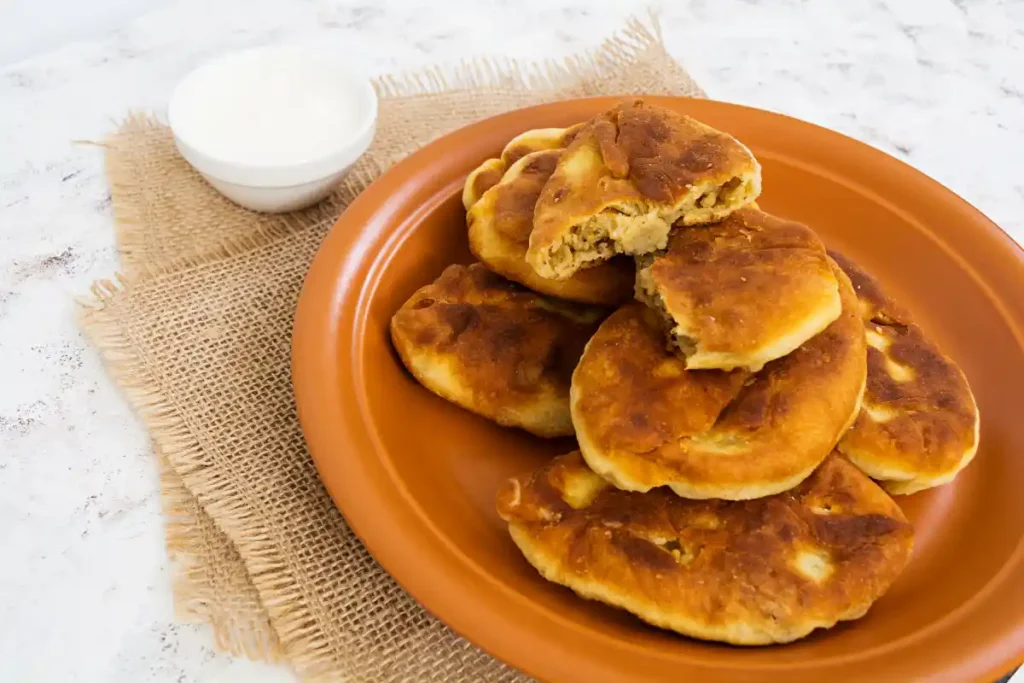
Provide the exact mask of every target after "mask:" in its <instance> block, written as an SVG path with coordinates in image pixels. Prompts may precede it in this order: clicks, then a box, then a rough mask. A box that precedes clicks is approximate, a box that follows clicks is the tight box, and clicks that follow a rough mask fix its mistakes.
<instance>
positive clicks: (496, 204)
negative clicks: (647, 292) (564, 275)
mask: <svg viewBox="0 0 1024 683" xmlns="http://www.w3.org/2000/svg"><path fill="white" fill-rule="evenodd" d="M561 153H562V150H560V149H548V150H542V151H539V152H531V153H529V154H527V155H525V156H522V157H520V158H519V159H518V160H517V161H516V162H515V163H514V164H513V165H512V166H511V168H509V170H508V171H507V172H506V173H505V175H504V177H503V178H502V179H501V182H499V183H497V184H495V185H494V186H493V187H491V188H490V189H489V190H487V192H486V193H485V194H484V195H483V197H481V198H480V199H479V201H477V202H476V203H475V204H474V205H473V206H472V207H471V208H470V210H469V212H468V213H467V215H466V221H467V223H468V224H469V248H470V250H471V251H472V252H473V255H474V256H476V257H477V258H478V259H480V261H481V262H483V263H484V264H486V265H487V267H488V268H490V269H491V270H494V271H495V272H498V273H500V274H501V275H504V276H505V277H507V278H509V279H510V280H514V281H515V282H518V283H520V284H523V285H525V286H527V287H529V288H530V289H533V290H534V291H537V292H541V293H542V294H548V295H551V296H557V297H560V298H563V299H569V300H571V301H579V302H582V303H589V304H599V305H603V306H616V305H618V304H621V303H622V302H623V301H626V300H628V299H629V298H630V297H631V296H632V293H633V283H634V280H635V277H636V274H635V268H634V266H633V263H632V261H631V260H630V259H627V258H626V257H619V258H617V259H613V260H611V261H609V262H608V263H603V264H601V265H599V266H597V267H595V268H590V269H587V270H585V271H580V272H579V273H577V274H576V275H574V276H573V277H571V278H569V279H567V280H549V279H547V278H542V277H541V276H540V275H538V274H537V272H536V271H535V270H534V269H533V268H532V267H531V266H530V264H528V263H527V262H526V249H527V247H528V246H529V243H530V233H531V232H532V231H533V207H534V205H535V204H536V203H537V196H538V195H539V194H540V192H541V188H543V187H544V184H545V183H546V182H547V180H548V178H549V177H550V176H551V173H552V172H553V171H554V169H555V165H556V164H557V162H558V158H559V156H560V155H561Z"/></svg>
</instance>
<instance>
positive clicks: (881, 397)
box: [391, 100, 979, 645]
mask: <svg viewBox="0 0 1024 683" xmlns="http://www.w3.org/2000/svg"><path fill="white" fill-rule="evenodd" d="M760 191H761V167H760V164H759V163H758V161H757V160H756V159H755V158H754V156H753V154H752V153H751V152H750V150H749V149H747V147H745V146H744V145H743V144H742V143H740V142H739V141H737V140H736V139H734V138H733V137H731V136H729V135H727V134H725V133H723V132H720V131H718V130H715V129H714V128H711V127H709V126H707V125H704V124H702V123H700V122H698V121H695V120H694V119H692V118H689V117H687V116H684V115H682V114H679V113H676V112H675V111H670V110H667V109H664V108H661V107H657V106H652V105H650V104H647V103H645V102H643V101H642V100H636V101H629V102H623V103H622V104H620V105H619V106H616V107H615V108H613V109H611V110H610V111H607V112H605V113H602V114H600V115H598V116H596V117H594V118H593V119H591V120H589V121H586V122H583V123H580V124H577V125H574V126H572V127H570V128H565V129H541V130H532V131H527V132H525V133H523V134H522V135H519V136H518V137H516V138H514V139H513V140H511V141H510V142H509V143H508V145H507V146H506V147H505V149H504V151H503V152H502V154H501V157H500V158H497V159H490V160H488V161H486V162H484V163H483V164H482V165H481V166H480V167H479V168H478V169H476V170H475V171H474V172H473V173H472V174H471V175H470V176H469V177H468V179H467V180H466V184H465V190H464V194H463V203H464V204H465V206H466V210H467V223H468V228H469V245H470V249H471V251H472V252H473V254H474V255H475V256H476V258H477V259H479V263H475V264H473V265H470V266H462V265H453V266H450V267H449V268H448V269H446V270H445V271H444V273H443V274H442V275H441V276H440V277H439V278H438V279H437V281H435V282H434V283H432V284H429V285H427V286H425V287H423V288H422V289H420V290H419V291H418V292H416V293H415V294H414V295H413V296H412V298H411V299H409V301H408V302H407V303H406V304H405V305H404V306H403V307H402V308H401V309H400V310H399V311H398V312H397V313H396V314H395V316H394V318H393V319H392V321H391V336H392V339H393V342H394V345H395V348H396V349H397V351H398V353H399V355H400V356H401V358H402V360H403V362H404V363H405V365H406V367H407V368H408V370H409V371H410V372H411V373H412V375H413V376H414V377H415V378H416V379H417V380H418V381H419V382H420V383H421V384H423V385H424V386H425V387H426V388H428V389H429V390H431V391H432V392H434V393H435V394H437V395H438V396H441V397H443V398H445V399H447V400H449V401H451V402H453V403H456V404H458V405H460V406H462V407H463V408H466V409H467V410H470V411H473V412H475V413H478V414H479V415H482V416H484V417H486V418H489V419H491V420H494V421H495V422H497V423H499V424H501V425H505V426H508V427H517V428H520V429H524V430H526V431H528V432H531V433H533V434H535V435H537V436H539V437H545V438H552V437H559V436H571V435H574V436H575V437H576V439H577V442H578V444H579V450H576V451H573V452H571V453H568V454H566V455H562V456H560V457H556V458H554V459H552V460H550V461H549V462H546V463H545V464H544V465H543V466H542V467H540V468H539V469H537V470H536V471H534V472H530V473H528V474H523V475H521V476H518V477H515V478H513V479H512V480H510V481H508V482H507V483H506V484H505V485H504V486H503V487H502V488H501V489H500V491H499V492H498V498H497V506H498V512H499V514H500V516H501V518H502V519H503V520H505V521H506V522H507V523H508V529H509V532H510V534H511V536H512V539H513V540H514V541H515V543H516V544H517V546H518V547H519V549H520V550H521V551H522V553H523V555H524V556H525V557H526V560H527V561H528V562H530V564H532V565H533V566H534V567H535V568H536V569H537V570H538V571H539V572H540V574H541V575H542V576H543V577H544V578H545V579H547V580H549V581H553V582H555V583H558V584H562V585H564V586H568V587H569V588H571V589H572V590H573V591H575V592H576V593H577V594H579V595H581V596H583V597H585V598H590V599H593V600H599V601H602V602H605V603H607V604H609V605H614V606H615V607H619V608H622V609H625V610H628V611H629V612H632V613H634V614H635V615H637V616H638V617H640V618H641V619H643V620H644V621H647V622H649V623H650V624H653V625H655V626H659V627H662V628H666V629H671V630H673V631H677V632H679V633H682V634H685V635H687V636H692V637H696V638H702V639H707V640H716V641H725V642H728V643H734V644H739V645H758V644H767V643H784V642H789V641H793V640H796V639H798V638H802V637H804V636H806V635H807V634H809V633H810V632H811V631H813V630H814V629H816V628H828V627H831V626H833V625H835V624H836V623H837V622H838V621H841V620H849V619H857V618H859V617H861V616H863V615H864V614H865V613H866V612H867V610H868V608H869V607H870V606H871V604H872V603H873V602H874V601H875V600H877V599H878V598H879V597H880V596H881V595H882V594H883V593H884V592H885V591H886V590H887V589H888V588H889V587H890V586H891V584H892V583H893V581H894V580H895V579H896V577H897V576H898V575H899V574H900V572H901V571H902V570H903V568H904V567H905V566H906V564H907V562H908V560H909V557H910V553H911V547H912V544H913V530H912V528H911V525H910V524H909V522H908V521H907V518H906V517H905V516H904V514H903V513H902V511H901V510H900V508H899V506H898V505H897V504H896V502H895V501H894V500H893V499H892V498H891V497H890V495H898V494H909V493H913V492H915V491H920V490H922V489H926V488H929V487H933V486H938V485H941V484H944V483H946V482H949V481H950V480H952V479H953V477H954V476H955V475H956V474H957V472H959V471H960V470H961V469H962V468H963V467H965V466H966V465H967V464H968V462H970V460H971V459H972V457H973V456H974V453H975V451H976V450H977V445H978V424H979V423H978V409H977V407H976V404H975V401H974V398H973V396H972V394H971V391H970V388H969V387H968V384H967V381H966V379H965V377H964V375H963V373H962V372H961V371H960V369H959V368H958V367H957V366H956V365H955V364H954V363H953V361H951V360H950V359H949V358H948V357H947V356H946V355H945V354H943V352H942V351H941V350H940V349H939V348H938V347H937V346H936V345H935V343H933V342H932V341H930V340H929V339H928V337H927V336H926V335H925V334H924V332H923V331H922V330H921V328H919V327H918V326H917V325H916V324H915V322H914V319H913V317H912V316H911V315H910V314H909V313H908V312H907V311H906V310H905V309H903V308H902V307H900V306H899V305H898V304H897V303H896V302H894V301H893V300H892V299H890V298H889V297H887V296H886V294H885V293H884V291H883V290H882V288H881V287H880V286H879V285H878V283H877V282H875V281H874V280H873V279H872V278H871V277H869V276H868V275H867V274H866V273H865V272H863V271H862V270H860V269H859V268H858V267H857V266H856V265H855V264H854V263H852V262H851V261H849V260H848V259H845V258H843V257H841V256H840V255H839V254H836V253H832V252H829V251H827V250H826V248H825V246H824V245H823V243H822V241H821V240H820V239H819V237H818V236H817V235H816V234H815V233H814V231H813V230H812V229H811V228H809V227H808V226H806V225H802V224H800V223H796V222H793V221H791V220H786V219H785V218H780V217H777V216H772V215H769V214H767V213H764V212H763V211H761V210H760V209H759V208H758V207H757V204H756V203H755V200H756V199H757V197H758V195H759V194H760Z"/></svg>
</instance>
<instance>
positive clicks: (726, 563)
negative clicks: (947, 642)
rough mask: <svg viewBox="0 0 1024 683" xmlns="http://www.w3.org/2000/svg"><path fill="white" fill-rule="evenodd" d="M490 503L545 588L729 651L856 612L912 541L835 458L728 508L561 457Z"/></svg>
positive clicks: (880, 499) (897, 518) (894, 513)
mask: <svg viewBox="0 0 1024 683" xmlns="http://www.w3.org/2000/svg"><path fill="white" fill-rule="evenodd" d="M497 507H498V514H499V515H501V517H502V519H504V520H505V521H506V522H508V524H509V531H510V532H511V534H512V537H513V539H514V540H515V542H516V544H517V545H518V546H519V547H520V549H521V550H522V552H523V554H524V555H525V557H526V558H527V560H528V561H529V562H530V563H531V564H532V565H533V566H534V567H536V568H537V569H538V570H539V571H540V573H541V574H542V575H543V576H544V577H545V578H546V579H548V580H550V581H553V582H556V583H559V584H562V585H565V586H568V587H570V588H572V589H573V590H575V591H576V592H577V593H579V594H580V595H582V596H584V597H587V598H591V599H595V600H601V601H603V602H606V603H609V604H611V605H614V606H617V607H621V608H623V609H626V610H628V611H630V612H633V613H634V614H636V615H637V616H639V617H640V618H642V619H644V620H646V621H648V622H650V623H652V624H654V625H656V626H661V627H663V628H669V629H673V630H675V631H678V632H680V633H683V634H685V635H689V636H693V637H696V638H704V639H709V640H721V641H726V642H730V643H733V644H737V645H761V644H767V643H784V642H789V641H792V640H796V639H797V638H802V637H804V636H806V635H807V634H808V633H810V632H811V631H812V630H813V629H815V628H828V627H830V626H832V625H834V624H835V623H836V622H837V621H840V620H846V619H856V618H858V617H860V616H862V615H863V614H864V613H865V612H866V611H867V610H868V608H869V607H870V606H871V604H872V603H873V602H874V601H875V600H877V599H878V598H879V597H880V596H881V595H882V594H883V593H884V592H885V591H886V590H887V589H888V588H889V586H890V585H891V584H892V582H893V581H894V580H895V578H896V577H897V576H898V575H899V573H900V572H901V571H902V570H903V568H904V567H905V566H906V563H907V561H908V559H909V557H910V552H911V547H912V544H913V532H912V529H911V526H910V524H909V523H908V522H907V520H906V518H905V517H904V516H903V513H902V512H901V511H900V509H899V507H898V506H897V505H896V504H895V503H894V502H893V500H892V499H891V498H889V496H887V495H886V494H885V492H884V491H882V490H881V489H880V488H879V487H878V486H877V485H876V484H874V483H873V482H872V481H871V480H870V479H868V478H867V477H866V476H864V475H863V474H861V472H859V471H858V470H857V469H856V468H855V467H853V466H852V465H850V464H849V463H848V462H846V461H845V460H844V459H843V458H842V457H841V456H839V455H836V454H832V455H830V456H829V457H828V458H827V459H825V461H824V462H823V463H822V464H821V466H820V467H819V468H818V469H817V470H816V471H815V472H814V473H813V474H812V475H811V476H810V477H808V478H807V479H806V480H804V482H803V483H802V484H800V485H799V486H798V487H796V488H795V489H792V490H790V491H787V492H785V493H780V494H777V495H774V496H770V497H767V498H759V499H757V500H749V501H742V502H728V501H721V500H708V501H694V500H687V499H684V498H679V497H678V496H675V495H673V494H672V493H671V492H669V491H667V490H666V489H663V488H661V489H655V490H653V491H650V492H648V493H635V492H626V491H620V490H617V489H615V488H613V487H611V486H608V485H607V484H606V483H605V482H603V481H602V480H601V479H600V478H599V477H597V476H596V475H594V474H593V473H592V472H591V471H590V470H589V469H587V467H586V464H585V463H584V461H583V458H582V457H581V456H580V454H579V452H574V453H570V454H568V455H563V456H560V457H558V458H555V459H554V460H552V461H551V462H549V463H548V464H546V465H544V466H543V467H541V468H540V469H539V470H537V471H535V472H533V473H530V474H527V475H522V476H519V477H515V478H514V479H512V480H510V481H509V482H508V483H506V484H505V485H504V486H503V487H502V488H501V489H500V490H499V492H498V503H497Z"/></svg>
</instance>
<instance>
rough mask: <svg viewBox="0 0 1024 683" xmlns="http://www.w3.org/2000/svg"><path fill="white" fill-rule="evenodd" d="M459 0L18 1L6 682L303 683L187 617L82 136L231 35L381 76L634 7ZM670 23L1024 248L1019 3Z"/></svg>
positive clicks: (10, 47) (10, 196)
mask: <svg viewBox="0 0 1024 683" xmlns="http://www.w3.org/2000/svg"><path fill="white" fill-rule="evenodd" d="M55 4H56V5H66V9H67V10H68V11H67V12H62V11H61V8H60V7H59V6H58V7H54V5H55ZM79 5H82V6H88V7H89V8H90V10H91V11H90V12H89V13H84V12H82V10H81V8H80V7H79ZM5 6H7V5H5ZM652 6H653V7H659V5H658V3H653V5H652ZM443 7H447V5H444V4H442V3H431V2H427V1H426V0H408V1H399V0H389V1H387V2H377V1H375V2H370V1H369V0H366V1H365V2H362V3H354V2H347V3H346V2H331V1H329V0H305V1H302V2H299V1H295V0H244V1H243V0H147V1H146V2H143V3H137V4H131V3H128V2H126V1H125V0H101V1H97V2H92V3H73V2H71V1H70V0H65V2H62V3H54V2H50V3H38V2H32V3H30V2H28V1H27V0H24V1H23V0H17V1H16V2H15V3H14V5H13V9H10V10H7V9H0V27H2V28H0V45H4V46H6V48H7V49H6V50H0V548H2V549H3V550H2V554H3V557H4V560H5V561H4V562H2V563H0V672H3V674H2V675H0V678H3V679H4V680H10V681H53V682H57V681H70V680H75V681H80V682H82V683H90V682H93V681H112V682H114V683H129V682H130V683H141V682H144V681H154V682H164V681H167V682H171V681H173V682H179V683H181V682H186V681H228V682H229V681H250V682H255V683H269V682H271V681H290V680H293V678H292V676H291V674H290V673H289V672H288V671H287V670H286V669H284V668H275V667H270V666H265V665H261V664H253V663H250V662H247V661H244V660H236V659H232V658H230V657H226V656H224V655H220V654H217V653H216V652H215V651H214V650H213V649H212V641H211V638H210V634H209V633H208V632H207V631H206V630H204V629H203V628H202V627H195V626H186V625H179V624H176V623H175V622H174V618H173V614H172V602H171V591H170V577H171V573H170V569H169V567H168V563H167V559H166V555H165V552H164V547H163V528H162V518H161V514H160V506H159V496H158V490H157V473H156V468H155V464H154V461H153V459H152V458H151V457H150V454H149V444H148V441H147V438H146V435H145V433H144V431H143V430H142V428H141V427H140V425H139V423H138V421H137V420H136V419H135V417H134V416H133V414H132V412H131V410H130V409H129V408H128V406H127V405H126V403H125V402H124V400H123V399H122V398H121V396H120V395H119V393H118V391H117V389H116V388H115V387H114V386H113V385H112V384H111V382H110V380H109V379H108V378H107V377H106V375H105V374H104V371H103V368H102V366H101V364H100V361H99V358H98V356H97V354H96V353H95V352H94V351H93V350H92V349H91V348H89V347H88V346H87V345H86V344H85V342H84V340H83V338H82V336H81V334H80V333H79V331H78V329H77V327H76V325H75V322H74V317H73V300H72V297H73V296H74V295H76V294H81V293H83V292H85V291H87V288H88V285H89V283H90V282H91V281H92V280H93V279H95V278H99V277H103V276H106V275H108V274H110V273H111V272H113V271H114V270H116V268H117V257H116V251H115V248H114V244H113V234H112V219H111V212H110V196H109V192H108V190H107V187H106V183H105V180H104V177H103V172H102V157H101V154H100V152H99V151H98V150H97V149H96V148H94V147H89V146H83V145H77V144H75V142H74V141H77V140H98V139H100V138H101V137H102V136H103V135H104V134H105V133H106V132H108V131H109V130H111V128H112V127H113V125H114V122H115V121H117V120H118V119H119V118H120V117H122V116H123V115H124V113H125V112H126V111H128V110H129V109H130V108H136V109H140V108H149V109H160V108H162V107H163V105H164V104H165V103H166V100H167V97H168V94H169V92H170V90H171V88H172V87H173V85H174V84H175V82H176V81H177V79H178V78H180V77H181V76H182V75H184V74H185V73H186V72H187V71H188V70H189V69H191V68H192V67H194V66H196V65H198V64H199V63H201V62H203V61H205V60H207V59H209V58H210V57H212V56H214V55H216V54H218V53H220V52H222V51H224V50H228V49H231V48H238V47H244V46H251V45H258V44H264V43H268V42H273V41H280V40H304V41H314V42H324V43H332V44H335V45H342V46H344V47H345V49H346V50H348V52H349V54H350V55H351V58H352V62H353V65H354V66H355V67H357V68H359V69H362V70H364V71H365V72H366V73H368V74H376V73H382V72H387V71H395V70H400V69H409V68H416V67H419V66H422V65H425V64H429V63H435V62H455V61H457V60H458V59H460V58H461V57H464V56H470V55H476V54H506V55H510V56H514V57H518V58H522V59H538V58H542V57H558V56H561V55H565V54H568V53H570V52H573V51H576V50H580V49H583V48H586V47H589V46H593V45H595V44H596V43H597V42H599V41H600V39H601V38H603V37H604V36H606V35H608V34H609V33H611V32H612V31H614V30H615V29H617V28H618V27H619V26H620V25H621V23H622V20H623V19H624V18H625V17H626V16H627V15H628V14H629V13H630V12H632V11H637V10H636V7H637V5H636V4H635V3H632V2H626V1H622V2H599V1H595V0H589V1H587V2H584V1H574V0H516V1H515V2H506V1H502V0H477V2H474V3H453V4H452V5H451V9H450V10H449V9H443ZM456 8H457V9H456ZM7 12H9V15H8V16H7V17H6V18H5V13H7ZM54 17H61V18H62V21H57V19H55V18H54ZM661 22H662V26H663V30H664V33H665V35H666V39H667V43H668V46H669V49H670V51H671V52H672V53H673V54H674V55H675V56H676V57H678V58H679V59H680V60H681V61H682V63H683V64H684V65H686V66H687V68H689V69H690V71H691V73H692V74H693V75H694V77H695V78H696V79H697V81H698V82H699V83H701V84H702V85H703V86H704V87H705V88H706V89H707V91H708V93H709V94H710V96H711V97H714V98H716V99H722V100H728V101H733V102H740V103H744V104H749V105H754V106H758V107H762V108H766V109H772V110H776V111H780V112H784V113H786V114H790V115H792V116H796V117H799V118H802V119H806V120H809V121H812V122H814V123H817V124H820V125H823V126H827V127H829V128H833V129H836V130H839V131H841V132H843V133H846V134H847V135H851V136H853V137H855V138H859V139H860V140H863V141H865V142H867V143H869V144H872V145H874V146H876V147H879V148H881V149H883V150H885V151H886V152H889V153H890V154H893V155H895V156H897V157H899V158H901V159H904V160H906V161H908V162H909V163H911V164H913V165H914V166H916V167H917V168H919V169H921V170H922V171H924V172H925V173H927V174H929V175H931V176H932V177H934V178H936V179H937V180H939V181H940V182H942V183H944V184H945V185H947V186H949V187H950V188H952V189H953V190H954V191H956V192H957V193H958V194H960V195H961V196H963V197H964V198H965V199H967V200H968V201H970V202H971V203H973V204H974V205H975V206H977V207H978V208H980V209H981V210H982V211H983V212H985V213H986V214H988V215H989V216H990V217H991V218H992V219H993V220H994V221H996V222H997V223H999V224H1000V225H1001V226H1002V227H1003V228H1004V229H1005V230H1006V231H1007V232H1008V233H1010V234H1011V235H1013V236H1014V237H1015V238H1016V239H1017V240H1018V242H1024V173H1022V170H1021V162H1020V160H1021V159H1022V158H1024V68H1022V67H1024V3H1019V2H1018V3H1013V2H999V1H997V0H888V1H882V0H872V1H866V0H865V1H860V0H857V1H850V2H842V3H840V2H833V1H831V0H820V1H813V0H811V1H808V0H804V1H799V0H787V1H785V2H756V1H750V0H748V1H743V0H686V1H675V2H664V3H662V6H661ZM33 32H36V33H39V34H40V35H39V37H38V39H36V34H35V33H33ZM44 33H45V35H43V34H44ZM15 38H16V39H17V40H15ZM4 60H8V62H9V63H6V64H4Z"/></svg>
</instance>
